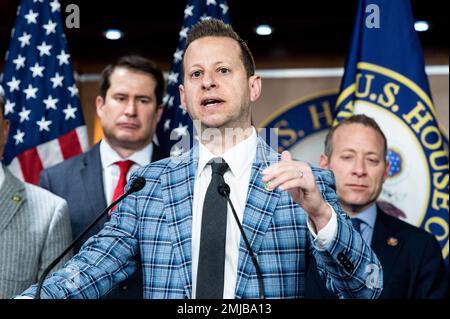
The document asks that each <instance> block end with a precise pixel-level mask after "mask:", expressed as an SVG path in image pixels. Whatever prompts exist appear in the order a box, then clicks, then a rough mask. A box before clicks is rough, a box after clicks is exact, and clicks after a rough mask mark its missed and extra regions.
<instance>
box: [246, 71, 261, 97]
mask: <svg viewBox="0 0 450 319" xmlns="http://www.w3.org/2000/svg"><path fill="white" fill-rule="evenodd" d="M248 83H249V86H250V101H252V102H255V101H256V100H258V99H259V97H260V96H261V90H262V81H261V77H260V76H259V75H256V74H255V75H252V76H251V77H250V78H249V79H248Z"/></svg>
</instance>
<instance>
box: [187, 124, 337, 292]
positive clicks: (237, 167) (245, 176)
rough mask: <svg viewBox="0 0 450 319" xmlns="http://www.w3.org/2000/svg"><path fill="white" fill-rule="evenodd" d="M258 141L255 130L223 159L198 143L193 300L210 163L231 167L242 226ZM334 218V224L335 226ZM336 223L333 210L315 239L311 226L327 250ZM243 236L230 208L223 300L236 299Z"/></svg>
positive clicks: (232, 194)
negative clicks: (215, 161) (221, 161)
mask: <svg viewBox="0 0 450 319" xmlns="http://www.w3.org/2000/svg"><path fill="white" fill-rule="evenodd" d="M257 143H258V138H257V135H256V130H255V128H253V132H252V135H250V136H249V137H248V138H247V139H245V140H243V141H241V142H240V143H239V144H237V145H235V146H233V147H232V148H231V149H229V150H227V151H226V152H225V153H223V154H222V155H221V156H216V155H214V154H213V153H211V152H210V151H209V150H208V149H207V148H206V147H205V146H204V145H202V144H201V143H199V161H198V167H197V173H196V177H195V185H194V199H193V209H192V214H193V215H192V297H193V298H195V296H196V289H197V269H198V259H199V253H200V234H201V225H202V211H203V202H204V199H205V194H206V190H207V188H208V186H209V183H210V181H211V165H207V164H208V162H209V161H210V160H211V159H213V158H215V157H222V158H223V159H224V160H225V161H226V162H227V164H228V166H229V167H230V169H229V170H228V171H227V172H226V173H225V174H224V179H225V182H226V183H227V184H228V185H229V186H230V189H231V192H230V200H231V202H232V203H233V205H234V208H235V210H236V214H237V216H238V218H239V220H240V221H241V223H242V219H243V215H244V209H245V204H246V200H247V193H248V186H249V182H250V173H251V168H252V163H253V162H254V160H255V156H256V147H257ZM333 219H334V224H333ZM336 225H337V220H336V216H335V213H334V211H333V216H332V218H331V220H330V222H329V223H328V224H327V226H325V227H324V229H323V230H325V231H323V230H322V231H320V232H319V234H318V235H317V236H316V235H315V234H314V232H313V228H311V227H310V225H309V224H308V227H309V229H310V231H312V232H313V236H314V238H316V237H317V239H316V240H317V244H318V245H322V246H321V247H325V245H327V244H328V243H329V242H330V241H331V240H332V239H333V237H334V234H335V232H336V229H337V227H336ZM240 240H241V233H240V231H239V227H238V226H237V224H236V221H235V220H234V217H233V213H232V211H231V207H230V205H228V211H227V234H226V246H225V278H224V293H223V298H224V299H233V298H234V296H235V289H236V281H237V270H238V261H239V244H240Z"/></svg>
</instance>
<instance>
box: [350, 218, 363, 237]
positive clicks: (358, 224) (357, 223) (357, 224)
mask: <svg viewBox="0 0 450 319" xmlns="http://www.w3.org/2000/svg"><path fill="white" fill-rule="evenodd" d="M350 220H351V221H352V224H353V228H354V229H356V231H357V232H358V233H360V234H361V224H362V223H364V222H363V221H362V220H361V219H359V218H351V219H350Z"/></svg>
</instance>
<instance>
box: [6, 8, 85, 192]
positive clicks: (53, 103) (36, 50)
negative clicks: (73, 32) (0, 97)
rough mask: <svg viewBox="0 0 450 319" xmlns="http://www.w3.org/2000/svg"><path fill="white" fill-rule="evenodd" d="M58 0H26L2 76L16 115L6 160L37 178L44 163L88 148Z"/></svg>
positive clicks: (9, 111) (24, 175)
mask: <svg viewBox="0 0 450 319" xmlns="http://www.w3.org/2000/svg"><path fill="white" fill-rule="evenodd" d="M60 11H61V6H60V4H59V2H58V1H57V0H52V1H51V2H50V0H22V1H21V3H20V5H19V8H18V9H17V18H16V24H15V27H14V29H13V30H12V33H11V37H12V40H11V43H10V45H9V50H8V51H7V53H6V59H5V60H6V63H5V67H4V74H3V77H2V82H1V83H2V86H3V89H4V92H5V97H6V105H5V118H7V119H9V121H10V131H9V138H8V142H7V144H6V147H5V154H4V159H3V160H4V163H5V165H7V166H8V167H9V168H10V170H11V171H12V172H13V173H14V174H15V175H16V176H17V177H19V178H20V179H22V180H25V181H27V182H30V183H34V184H37V183H38V181H39V173H40V171H41V170H42V169H43V168H46V167H49V166H52V165H55V164H57V163H59V162H61V161H63V160H65V159H67V158H69V157H72V156H74V155H77V154H79V153H81V152H84V151H86V150H87V148H88V143H87V134H86V126H85V125H84V119H83V114H82V111H81V107H80V100H79V97H78V89H77V87H76V84H75V80H74V76H73V71H72V66H71V59H70V55H69V53H68V49H67V44H66V39H65V36H64V25H63V22H62V19H61V12H60Z"/></svg>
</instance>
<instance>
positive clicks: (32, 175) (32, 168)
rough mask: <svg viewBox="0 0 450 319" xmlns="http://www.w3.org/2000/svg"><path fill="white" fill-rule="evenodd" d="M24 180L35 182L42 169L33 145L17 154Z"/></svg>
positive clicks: (37, 180)
mask: <svg viewBox="0 0 450 319" xmlns="http://www.w3.org/2000/svg"><path fill="white" fill-rule="evenodd" d="M17 158H18V159H19V164H20V168H21V169H22V175H23V178H24V180H25V182H28V183H32V184H37V183H38V182H39V174H40V173H41V171H42V162H41V158H40V157H39V154H38V152H37V149H36V148H35V147H33V148H31V149H29V150H26V151H25V152H23V153H21V154H20V155H19V156H17Z"/></svg>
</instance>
